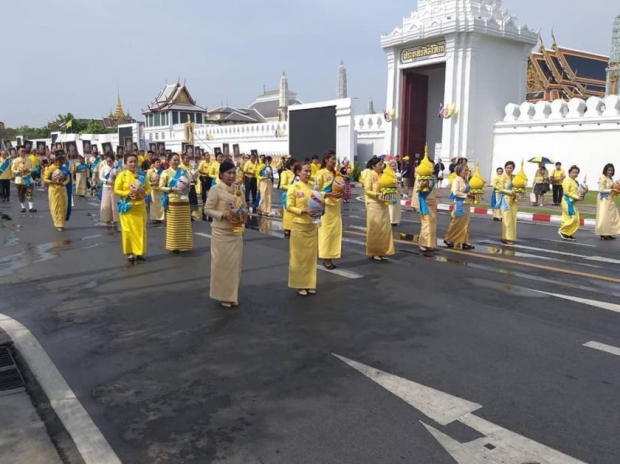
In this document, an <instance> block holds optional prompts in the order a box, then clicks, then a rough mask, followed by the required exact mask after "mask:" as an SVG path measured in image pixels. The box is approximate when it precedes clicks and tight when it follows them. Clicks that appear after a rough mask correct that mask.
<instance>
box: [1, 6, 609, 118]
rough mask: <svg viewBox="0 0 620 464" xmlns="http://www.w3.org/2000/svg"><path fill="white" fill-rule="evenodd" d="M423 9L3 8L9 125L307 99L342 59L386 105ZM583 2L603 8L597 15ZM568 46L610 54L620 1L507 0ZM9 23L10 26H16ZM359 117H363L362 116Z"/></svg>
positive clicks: (328, 85) (329, 83)
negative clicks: (416, 14)
mask: <svg viewBox="0 0 620 464" xmlns="http://www.w3.org/2000/svg"><path fill="white" fill-rule="evenodd" d="M416 4H417V2H416V1H415V0H390V1H385V2H380V1H377V0H356V1H353V0H228V1H224V2H217V1H213V0H211V1H208V0H183V1H178V0H176V1H173V0H88V1H85V0H2V13H3V15H2V16H3V19H4V20H3V22H2V23H3V24H2V28H1V29H0V37H1V38H2V43H3V45H4V47H3V52H4V53H3V55H4V65H5V66H4V69H3V73H2V83H3V85H2V86H0V98H1V101H2V105H1V106H0V120H2V121H4V122H5V123H6V125H7V126H10V127H14V126H19V125H22V124H28V125H30V126H39V125H43V124H45V123H46V122H47V121H48V120H52V119H54V118H55V116H56V115H57V114H59V113H66V112H68V111H71V112H72V113H74V114H76V115H78V116H80V117H85V118H99V117H102V116H104V115H106V114H107V113H108V112H109V111H110V110H111V109H114V106H115V103H116V91H117V87H118V88H120V92H121V98H122V101H123V105H124V106H125V109H127V110H129V111H130V112H131V113H132V115H133V116H134V117H136V118H137V119H141V115H140V112H141V109H142V108H145V107H146V106H147V105H148V104H149V102H150V101H152V100H153V99H154V98H155V97H156V95H157V93H158V91H159V89H160V88H161V87H162V86H163V85H164V84H165V82H166V80H168V82H172V81H176V80H177V78H179V77H180V78H181V80H182V81H183V80H186V82H187V85H188V88H189V89H190V91H191V93H192V95H193V96H194V98H196V100H197V102H198V104H199V105H201V106H206V107H209V108H215V107H216V106H219V105H220V103H222V102H223V103H226V102H228V103H229V104H230V105H231V106H248V105H249V104H251V103H252V102H253V101H254V98H255V97H256V96H257V95H258V94H260V93H262V89H263V85H266V86H267V89H276V88H277V87H278V84H279V78H280V75H281V74H282V71H286V73H287V75H288V76H289V87H290V89H291V90H293V91H295V92H297V94H298V97H299V99H301V100H302V101H304V102H312V101H319V100H325V99H330V98H333V97H334V96H335V93H336V75H337V69H338V65H339V64H340V60H341V59H342V60H344V62H345V65H346V67H347V72H348V81H349V96H351V97H357V98H358V99H359V100H357V101H356V105H358V106H362V108H361V109H362V110H363V109H365V108H366V105H367V101H368V98H369V97H370V96H372V97H373V99H374V101H375V108H376V109H377V110H378V111H379V110H381V109H382V108H383V107H384V106H385V85H386V84H385V81H386V70H385V57H384V54H383V51H382V50H381V48H380V45H379V39H380V36H381V35H382V34H385V33H387V32H390V31H391V30H392V29H394V27H396V26H400V25H401V24H402V18H403V16H409V15H410V13H411V11H412V10H415V8H416ZM584 5H596V8H588V7H586V6H584ZM504 6H505V7H506V8H507V9H508V10H509V11H510V12H511V13H512V14H514V15H516V16H517V17H518V20H519V22H520V23H527V24H528V26H530V27H532V28H534V29H537V30H538V29H540V30H541V32H542V35H543V38H544V39H545V41H546V43H549V42H550V38H549V37H550V32H551V28H552V27H554V28H555V35H556V38H557V40H558V42H559V43H560V44H561V45H563V46H566V47H572V48H578V49H581V50H588V51H592V52H596V53H603V54H609V50H610V39H611V29H612V25H613V19H614V18H615V17H616V16H617V15H618V14H620V3H619V2H618V1H617V0H591V1H590V2H587V3H585V2H583V1H582V0H504ZM7 18H8V19H7ZM358 112H359V111H358Z"/></svg>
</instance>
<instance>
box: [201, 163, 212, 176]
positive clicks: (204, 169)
mask: <svg viewBox="0 0 620 464" xmlns="http://www.w3.org/2000/svg"><path fill="white" fill-rule="evenodd" d="M210 170H211V161H207V160H202V161H201V162H200V164H199V165H198V174H199V175H201V176H209V172H210Z"/></svg>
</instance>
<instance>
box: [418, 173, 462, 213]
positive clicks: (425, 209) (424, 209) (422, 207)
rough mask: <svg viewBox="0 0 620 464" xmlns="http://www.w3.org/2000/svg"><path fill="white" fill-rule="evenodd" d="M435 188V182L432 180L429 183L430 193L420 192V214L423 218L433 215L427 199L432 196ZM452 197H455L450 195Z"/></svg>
mask: <svg viewBox="0 0 620 464" xmlns="http://www.w3.org/2000/svg"><path fill="white" fill-rule="evenodd" d="M434 188H435V181H434V180H431V181H430V182H429V190H428V192H419V193H418V200H419V202H420V214H421V215H422V216H428V215H429V214H431V211H430V210H429V209H428V203H427V202H426V199H427V198H428V196H429V195H430V194H431V192H432V191H433V189H434ZM450 196H451V197H452V196H453V195H452V193H450Z"/></svg>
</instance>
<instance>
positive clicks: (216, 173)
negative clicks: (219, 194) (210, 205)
mask: <svg viewBox="0 0 620 464" xmlns="http://www.w3.org/2000/svg"><path fill="white" fill-rule="evenodd" d="M222 161H224V155H223V154H221V153H218V155H217V156H216V157H215V161H213V162H211V165H210V166H209V178H210V179H211V187H213V186H214V185H215V184H217V183H218V182H219V181H220V164H221V163H222Z"/></svg>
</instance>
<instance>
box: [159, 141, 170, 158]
mask: <svg viewBox="0 0 620 464" xmlns="http://www.w3.org/2000/svg"><path fill="white" fill-rule="evenodd" d="M166 153H168V150H166V142H157V154H158V155H160V156H161V155H164V154H166Z"/></svg>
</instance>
